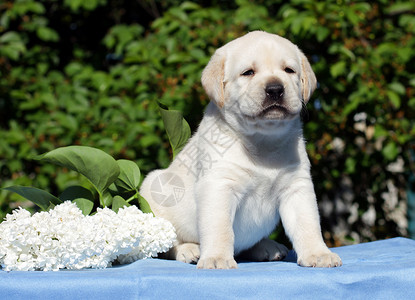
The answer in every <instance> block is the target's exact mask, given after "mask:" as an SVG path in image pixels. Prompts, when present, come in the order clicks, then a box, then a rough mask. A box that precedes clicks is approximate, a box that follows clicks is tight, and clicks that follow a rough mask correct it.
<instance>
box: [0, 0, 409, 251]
mask: <svg viewBox="0 0 415 300" xmlns="http://www.w3.org/2000/svg"><path fill="white" fill-rule="evenodd" d="M87 2H88V4H86V3H87ZM137 3H139V4H140V3H141V4H142V5H148V3H150V4H151V3H153V4H155V3H156V2H152V1H150V2H145V1H138V2H134V4H132V2H128V1H125V2H124V1H120V2H117V3H113V2H111V1H106V0H99V1H98V0H97V1H77V0H65V1H63V3H62V2H59V1H52V0H49V1H37V0H17V1H13V2H12V1H7V0H6V2H5V3H4V4H2V5H0V56H1V57H0V72H1V74H0V75H1V77H0V124H1V128H0V136H1V139H0V176H1V183H0V186H1V187H6V186H10V185H16V184H17V185H32V186H36V187H39V188H42V189H47V190H50V191H52V192H53V193H54V194H59V193H60V192H61V191H63V190H64V189H65V188H66V187H68V186H70V185H73V184H74V183H77V184H79V182H80V183H81V184H85V180H84V179H83V178H82V177H79V176H77V175H76V173H74V172H72V171H70V170H64V171H59V172H58V171H57V170H56V169H55V168H53V167H51V166H49V165H40V164H39V163H37V162H36V161H32V160H30V159H29V158H31V157H34V156H36V155H38V154H40V153H44V152H47V151H51V150H53V149H55V148H58V147H61V146H68V145H84V146H93V147H97V148H100V149H102V150H104V151H105V152H107V153H109V154H110V155H112V156H113V157H115V158H116V159H128V160H134V161H136V162H137V163H138V165H139V166H140V169H141V170H142V171H143V173H144V174H145V173H147V172H148V171H149V170H151V169H153V168H158V167H165V166H167V164H168V163H169V161H170V157H171V156H172V153H171V152H170V150H169V147H168V137H167V136H166V135H165V133H164V130H163V122H162V120H161V117H160V115H159V114H158V109H157V101H159V102H161V103H164V104H166V105H167V106H169V107H172V108H174V109H177V110H180V111H182V112H183V115H184V116H185V118H186V119H187V120H188V121H189V124H190V126H191V128H193V129H194V128H196V126H197V124H198V122H199V121H200V118H201V112H202V110H203V107H204V106H205V105H206V104H207V102H208V99H207V97H206V95H205V94H204V93H203V91H202V88H201V85H200V75H201V71H202V69H203V67H204V66H205V65H206V63H207V62H208V60H209V58H210V56H211V55H212V53H213V52H214V50H215V49H216V48H218V47H220V46H221V45H223V44H224V43H226V42H227V41H229V40H232V39H234V38H236V37H238V36H240V35H242V34H244V33H246V32H247V31H250V30H255V29H262V30H266V31H269V32H273V33H277V34H280V35H283V36H285V37H287V38H289V39H290V40H292V41H293V42H294V43H296V44H298V45H299V47H300V48H301V49H302V50H303V51H304V52H305V53H306V54H307V56H308V57H309V59H310V61H311V63H312V66H313V69H314V71H315V73H316V75H317V78H318V80H319V88H318V89H317V91H316V92H315V94H314V96H313V99H312V100H311V102H310V104H309V105H308V110H307V112H306V113H305V116H304V120H305V136H306V138H307V140H308V151H309V154H310V157H311V161H312V165H313V169H312V172H313V177H314V181H315V188H316V191H317V194H318V198H319V199H320V208H321V210H322V221H323V228H324V231H325V232H324V236H325V238H326V239H327V240H328V241H331V242H332V243H334V244H344V243H348V240H352V241H355V242H357V241H363V240H373V239H378V238H385V237H390V236H396V235H405V234H406V226H407V224H406V222H407V219H406V216H405V214H406V196H405V192H404V191H405V187H406V183H407V178H408V176H409V173H410V172H411V170H410V167H409V166H410V157H409V149H411V147H413V140H414V136H415V129H414V126H413V121H412V120H413V119H414V117H415V95H414V94H415V92H414V91H415V80H414V76H413V75H414V73H415V72H414V68H415V61H414V55H415V54H414V52H413V49H414V47H415V39H414V38H413V35H414V33H415V17H414V11H415V5H414V4H413V3H412V2H411V1H406V2H405V1H403V2H390V1H384V0H378V1H372V2H353V1H346V0H344V1H325V2H317V1H312V0H292V1H289V2H287V1H271V0H262V1H258V2H255V3H253V2H249V1H245V0H238V1H235V2H227V3H226V4H225V3H222V2H218V3H216V2H212V3H208V2H206V1H203V2H201V4H196V3H192V2H183V3H181V2H178V1H162V2H159V3H157V5H156V4H155V5H154V6H151V5H150V6H145V7H139V6H138V5H139V4H137ZM146 3H147V4H146ZM146 11H150V13H146ZM22 204H24V205H26V204H25V203H22V202H21V198H18V197H16V196H14V195H13V194H10V193H7V192H4V191H3V192H1V194H0V210H1V211H2V214H3V215H4V213H6V212H8V211H10V209H11V208H13V207H15V206H16V205H22Z"/></svg>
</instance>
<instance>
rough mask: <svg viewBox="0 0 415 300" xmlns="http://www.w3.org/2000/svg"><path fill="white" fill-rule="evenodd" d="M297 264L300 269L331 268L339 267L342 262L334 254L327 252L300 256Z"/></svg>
mask: <svg viewBox="0 0 415 300" xmlns="http://www.w3.org/2000/svg"><path fill="white" fill-rule="evenodd" d="M297 263H298V264H299V265H300V266H302V267H317V268H332V267H340V266H341V265H342V260H341V259H340V257H339V256H338V255H337V254H336V253H333V252H330V251H329V252H322V253H312V254H309V255H304V256H301V257H299V258H298V260H297Z"/></svg>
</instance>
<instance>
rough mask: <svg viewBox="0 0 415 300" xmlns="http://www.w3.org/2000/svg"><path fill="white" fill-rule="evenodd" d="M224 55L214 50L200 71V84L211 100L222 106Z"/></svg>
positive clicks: (223, 99) (223, 98) (223, 97)
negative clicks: (201, 71)
mask: <svg viewBox="0 0 415 300" xmlns="http://www.w3.org/2000/svg"><path fill="white" fill-rule="evenodd" d="M224 73H225V55H224V53H223V52H221V51H218V50H217V51H216V52H215V54H213V56H212V58H211V59H210V61H209V63H208V64H207V66H206V67H205V69H204V70H203V73H202V85H203V88H204V89H205V91H206V94H207V95H208V96H209V99H210V100H211V101H214V102H215V103H216V105H217V106H218V107H219V108H222V107H223V105H224V101H225V91H224V83H223V79H224V76H225V74H224Z"/></svg>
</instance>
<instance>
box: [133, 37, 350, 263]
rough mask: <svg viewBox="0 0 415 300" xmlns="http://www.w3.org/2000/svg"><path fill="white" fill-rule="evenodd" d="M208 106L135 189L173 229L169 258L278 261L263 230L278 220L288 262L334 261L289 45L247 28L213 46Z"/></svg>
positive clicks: (300, 68)
mask: <svg viewBox="0 0 415 300" xmlns="http://www.w3.org/2000/svg"><path fill="white" fill-rule="evenodd" d="M202 84H203V87H204V89H205V90H206V93H207V94H208V96H209V98H210V99H211V103H210V104H209V105H208V107H207V109H206V112H205V114H204V117H203V120H202V122H201V124H200V127H199V129H198V130H197V132H196V133H195V134H194V136H193V137H192V138H191V139H190V140H189V142H188V144H187V145H186V146H185V148H184V149H183V150H182V151H181V152H180V153H179V154H178V155H177V157H176V158H175V160H174V161H173V162H172V163H171V165H170V166H169V167H168V168H167V169H166V170H156V171H153V172H151V173H150V174H149V175H148V176H147V177H146V179H145V180H144V182H143V184H142V188H141V195H142V196H143V197H144V198H146V199H147V200H148V202H149V204H150V206H151V208H152V209H153V211H154V213H155V215H156V216H160V217H163V218H165V219H167V220H169V221H170V222H171V223H172V224H173V225H174V227H175V228H176V231H177V235H178V243H177V245H176V246H175V247H174V248H173V249H172V250H171V251H170V255H171V256H172V257H173V258H174V259H177V260H179V261H183V262H188V263H191V262H197V267H198V268H206V269H215V268H217V269H228V268H236V266H237V264H236V262H235V259H234V256H236V255H238V254H241V253H244V256H245V257H246V256H247V255H248V256H250V258H251V259H253V260H258V261H264V260H280V259H282V258H283V257H284V256H285V255H286V254H287V251H288V250H287V248H286V247H285V246H283V245H280V244H278V243H276V242H274V241H271V240H269V239H268V238H267V236H268V235H269V234H270V233H271V232H272V230H273V229H274V228H275V226H276V225H277V224H278V222H279V220H280V217H281V220H282V223H283V226H284V228H285V231H286V233H287V235H288V237H289V238H290V240H291V241H292V243H293V246H294V250H295V251H296V253H297V257H298V260H297V262H298V264H299V265H301V266H308V267H311V266H312V267H336V266H340V265H341V264H342V262H341V260H340V258H339V256H338V255H337V254H335V253H332V252H331V251H330V250H329V249H328V248H327V246H326V245H325V244H324V242H323V238H322V235H321V229H320V223H319V214H318V209H317V202H316V196H315V192H314V188H313V183H312V181H311V177H310V162H309V160H308V157H307V154H306V150H305V143H304V139H303V134H302V124H301V120H300V112H301V109H302V107H303V106H304V105H305V104H306V103H307V101H308V100H309V98H310V96H311V94H312V93H313V91H314V89H315V87H316V77H315V75H314V73H313V71H312V69H311V66H310V64H309V62H308V61H307V59H306V57H305V56H304V54H303V53H302V52H301V51H300V50H299V49H298V48H297V46H295V45H294V44H292V43H291V42H290V41H288V40H287V39H284V38H282V37H280V36H277V35H274V34H269V33H266V32H260V31H255V32H251V33H248V34H246V35H245V36H243V37H240V38H238V39H236V40H233V41H231V42H229V43H228V44H226V45H225V46H223V47H221V48H219V49H218V50H217V51H216V52H215V54H214V55H213V56H212V58H211V60H210V61H209V63H208V65H207V66H206V68H205V70H204V71H203V74H202Z"/></svg>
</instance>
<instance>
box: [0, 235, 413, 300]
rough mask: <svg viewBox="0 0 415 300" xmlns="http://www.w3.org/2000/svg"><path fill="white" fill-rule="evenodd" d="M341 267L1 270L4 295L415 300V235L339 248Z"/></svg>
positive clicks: (155, 262) (144, 264)
mask: <svg viewBox="0 0 415 300" xmlns="http://www.w3.org/2000/svg"><path fill="white" fill-rule="evenodd" d="M332 250H333V251H334V252H336V253H337V254H339V255H340V257H341V258H342V260H343V266H342V267H339V268H331V269H325V268H322V269H320V268H303V267H299V266H298V265H297V264H296V263H295V254H294V252H292V251H291V252H290V254H289V255H288V257H287V258H286V259H285V261H280V262H262V263H253V262H240V263H239V264H238V269H235V270H197V269H196V266H195V265H189V264H185V263H181V262H177V261H167V260H160V259H148V260H141V261H137V262H135V263H132V264H129V265H124V266H117V267H113V268H108V269H103V270H93V269H85V270H78V271H71V270H61V271H59V272H41V271H37V272H18V271H14V272H5V271H0V299H60V300H61V299H415V240H410V239H406V238H394V239H389V240H382V241H376V242H371V243H364V244H358V245H352V246H345V247H339V248H333V249H332Z"/></svg>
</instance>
